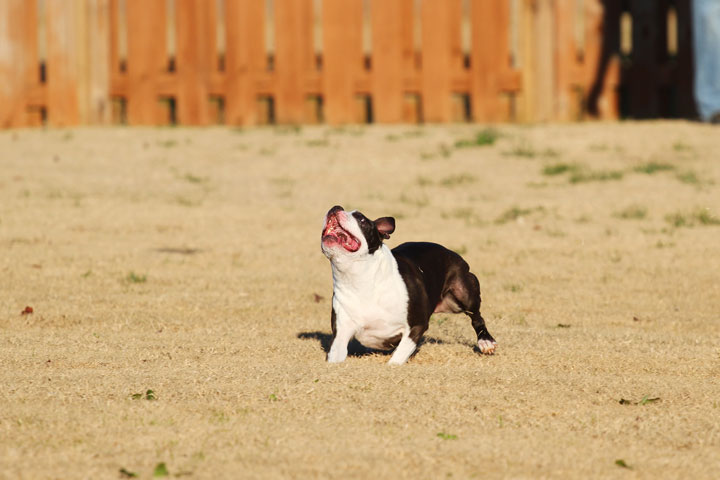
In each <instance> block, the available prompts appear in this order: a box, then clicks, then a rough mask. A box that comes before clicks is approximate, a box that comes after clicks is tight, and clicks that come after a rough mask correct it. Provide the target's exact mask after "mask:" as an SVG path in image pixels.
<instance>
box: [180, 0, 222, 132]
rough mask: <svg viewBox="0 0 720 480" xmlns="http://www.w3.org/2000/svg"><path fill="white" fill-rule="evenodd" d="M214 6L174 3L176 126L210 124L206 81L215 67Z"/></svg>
mask: <svg viewBox="0 0 720 480" xmlns="http://www.w3.org/2000/svg"><path fill="white" fill-rule="evenodd" d="M215 5H216V4H215V2H214V1H212V2H208V1H206V0H176V6H175V18H176V22H175V25H176V27H175V32H176V36H175V37H176V39H177V54H176V65H177V73H176V74H175V76H176V77H177V82H178V97H177V109H178V122H179V123H180V124H182V125H207V124H208V123H210V105H209V92H208V88H209V81H210V73H211V71H212V70H213V67H214V66H215V65H216V63H217V48H216V43H215V35H216V27H215V25H216V23H215V18H216V15H217V12H216V11H215Z"/></svg>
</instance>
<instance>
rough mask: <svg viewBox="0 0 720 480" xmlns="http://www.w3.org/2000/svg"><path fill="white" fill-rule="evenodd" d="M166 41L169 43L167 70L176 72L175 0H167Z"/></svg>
mask: <svg viewBox="0 0 720 480" xmlns="http://www.w3.org/2000/svg"><path fill="white" fill-rule="evenodd" d="M165 11H166V12H167V14H166V16H165V22H166V23H165V42H166V45H167V71H168V72H175V71H176V70H177V63H176V62H177V60H176V51H177V49H176V46H175V39H176V31H175V28H176V25H177V20H176V15H175V0H165Z"/></svg>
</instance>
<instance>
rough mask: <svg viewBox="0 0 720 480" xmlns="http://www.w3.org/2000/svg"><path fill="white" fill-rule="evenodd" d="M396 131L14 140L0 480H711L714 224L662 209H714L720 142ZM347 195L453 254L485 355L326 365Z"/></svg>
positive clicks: (468, 347)
mask: <svg viewBox="0 0 720 480" xmlns="http://www.w3.org/2000/svg"><path fill="white" fill-rule="evenodd" d="M408 128H409V127H407V126H402V127H383V128H380V127H372V128H355V127H353V128H352V129H325V128H324V127H313V128H309V127H306V128H303V129H302V132H299V133H298V134H297V135H283V134H280V133H278V132H277V131H275V130H274V129H257V130H249V131H243V132H240V133H238V132H237V131H233V130H230V129H207V130H191V129H181V128H178V129H128V128H119V129H76V130H73V131H72V136H71V137H70V138H68V137H67V135H66V134H67V132H66V131H59V130H47V131H44V130H34V131H25V130H19V131H12V132H0V152H2V154H1V155H0V167H1V169H2V170H1V172H2V173H1V175H0V248H1V249H2V252H3V255H2V256H0V386H1V388H0V478H8V479H14V478H28V479H29V478H33V479H35V478H121V477H122V475H123V474H122V473H121V469H124V472H126V473H125V474H124V475H127V474H128V473H127V472H130V473H135V474H137V475H138V478H151V477H152V475H153V472H155V471H156V469H157V471H159V472H160V473H163V472H162V468H160V467H158V465H159V464H160V463H165V465H166V468H167V471H168V472H169V475H170V476H179V475H187V476H188V477H190V478H240V477H242V478H312V477H319V478H329V477H333V478H358V479H364V478H371V477H372V478H450V477H452V478H508V477H511V478H549V477H553V478H562V477H565V478H568V477H571V478H608V477H620V476H622V477H623V478H625V477H626V476H627V478H679V477H681V476H682V477H685V478H714V477H715V476H716V475H717V472H718V471H720V456H719V455H718V451H720V387H719V386H718V385H719V384H718V377H719V376H720V344H719V343H718V332H719V331H720V317H719V314H718V312H720V281H718V272H720V241H718V239H719V238H720V227H718V226H716V225H714V224H712V223H710V224H704V223H701V222H696V224H694V226H691V227H687V226H683V227H682V228H680V227H675V226H674V225H673V224H672V223H671V222H668V221H667V220H666V217H667V216H668V215H672V214H675V213H677V212H695V211H700V209H705V208H710V210H712V212H711V213H713V214H714V215H718V214H720V211H718V209H720V187H718V186H717V181H718V180H719V179H720V163H718V162H717V152H718V151H720V134H719V132H720V131H719V130H718V129H717V128H712V127H709V126H703V125H696V124H689V123H679V122H675V123H637V124H634V123H623V124H614V125H604V124H585V125H569V126H547V127H532V128H529V127H512V126H506V127H501V128H500V129H499V133H500V135H499V137H498V140H497V141H496V142H495V143H494V144H493V145H487V146H483V147H482V148H462V149H455V150H454V151H453V152H452V155H449V156H443V155H436V156H433V157H427V155H425V156H423V152H428V151H435V150H437V145H454V144H455V142H456V141H458V140H461V139H463V138H472V137H473V135H475V133H476V132H477V131H479V130H480V128H479V127H473V126H450V127H432V128H430V127H426V128H422V129H421V130H422V132H423V134H422V135H415V136H412V137H409V136H406V135H403V132H405V131H407V130H408ZM390 135H391V136H393V138H395V137H396V138H397V141H393V142H388V141H387V140H386V138H387V137H388V136H390ZM317 138H327V145H326V146H323V147H322V148H318V147H317V146H314V144H312V141H313V139H317ZM523 142H525V143H527V144H531V145H533V147H534V148H536V149H537V150H538V151H545V150H553V151H556V152H561V153H559V154H558V156H555V157H553V158H550V159H548V158H545V157H543V156H538V157H536V158H526V157H514V156H508V155H504V154H503V152H506V151H508V150H509V149H511V148H512V147H513V145H516V144H518V143H523ZM678 142H682V144H683V145H687V146H688V148H691V149H692V151H693V153H694V154H693V155H692V156H690V157H688V156H687V155H681V154H680V153H678V152H677V151H676V150H675V149H674V148H673V145H674V144H676V143H678ZM169 145H172V148H169ZM598 145H599V146H602V147H603V148H599V147H598ZM451 148H452V147H451ZM268 152H272V154H270V153H268ZM651 161H653V162H659V163H668V164H673V165H675V166H676V167H677V169H678V170H679V171H692V172H694V173H695V175H696V176H697V178H698V179H699V180H698V182H693V183H685V182H681V181H679V180H678V179H677V178H676V177H675V175H674V174H673V173H672V172H670V173H666V172H660V173H658V174H655V175H646V174H642V173H638V172H634V171H633V169H634V168H635V167H636V166H637V165H638V164H646V163H648V162H651ZM562 162H565V163H568V164H582V165H586V166H587V167H588V168H589V169H590V170H591V171H622V172H624V175H623V176H622V178H620V179H616V180H614V181H587V182H580V183H571V182H570V181H569V180H568V178H569V177H568V175H569V173H565V174H563V173H561V174H559V175H553V176H548V175H544V174H543V169H544V168H545V167H547V165H549V164H557V163H562ZM459 176H467V178H472V179H473V181H468V182H451V183H449V184H443V179H446V178H460V177H459ZM419 177H421V178H425V179H428V181H426V182H418V180H417V179H418V178H419ZM463 178H465V177H463ZM403 198H404V199H405V201H403V200H402V199H403ZM408 199H410V200H408ZM412 199H423V201H412ZM334 204H342V205H344V206H345V207H347V208H360V209H362V210H363V211H364V212H365V213H366V214H367V215H369V216H371V217H372V216H382V215H388V214H391V215H396V216H397V218H398V228H397V231H396V233H395V234H394V235H393V238H392V239H391V240H390V242H389V243H390V245H391V246H394V245H397V244H399V243H401V242H404V241H408V240H430V241H436V242H440V243H443V244H445V245H447V246H448V247H450V248H455V249H458V250H461V251H463V252H464V256H465V258H466V259H467V260H468V262H469V263H470V264H471V266H472V269H473V271H474V272H475V273H477V275H478V276H479V277H480V280H481V284H482V288H483V299H484V303H483V313H484V316H485V318H486V319H487V322H488V326H489V328H490V331H491V332H492V333H493V335H494V336H495V338H496V339H497V340H498V342H499V349H498V353H497V354H496V355H494V356H492V357H482V356H479V355H478V354H476V353H475V352H473V348H472V345H473V336H472V328H471V326H470V324H469V321H468V319H467V318H465V317H463V316H448V315H439V316H436V317H434V318H433V320H432V322H431V326H430V329H429V331H428V334H427V341H426V343H425V344H424V345H423V346H422V347H421V349H420V350H419V352H418V353H417V355H416V356H415V357H414V358H412V359H411V361H410V362H409V364H407V365H405V366H403V367H400V368H391V367H388V366H387V365H386V364H385V362H386V361H387V359H388V357H387V356H385V355H382V354H356V355H353V356H351V357H349V358H348V360H347V361H346V362H345V363H343V364H340V365H330V366H329V365H326V364H325V363H324V358H325V353H324V351H323V347H326V346H327V343H328V341H329V332H330V325H329V310H330V306H329V299H330V297H331V289H332V283H331V277H330V267H329V264H328V262H327V260H326V259H325V258H324V257H323V256H322V254H321V253H320V248H319V240H320V239H319V234H320V228H321V219H322V217H323V215H324V213H325V211H326V210H327V209H328V208H329V207H331V206H332V205H334ZM629 205H643V206H645V207H646V208H647V214H646V215H645V216H644V217H643V218H638V219H636V220H634V221H627V220H626V219H623V218H619V217H618V216H617V212H619V211H623V210H624V209H626V208H627V207H628V206H629ZM514 209H517V212H518V214H517V215H513V216H512V218H510V217H508V221H504V222H496V221H495V220H496V219H498V218H500V217H501V216H502V215H503V213H504V212H508V211H510V210H512V211H515V210H514ZM447 212H467V215H462V216H458V215H450V214H448V213H447ZM469 218H472V219H474V221H472V222H470V221H468V219H469ZM316 295H317V296H319V297H320V298H318V297H317V296H316ZM26 306H31V307H32V308H33V313H28V314H25V315H21V311H23V310H24V309H25V307H26ZM148 390H152V395H150V394H149V393H148ZM134 395H135V398H134V397H133V396H134ZM644 398H645V399H646V400H645V401H644V402H643V399H644ZM656 398H659V400H654V401H649V400H648V399H656ZM623 399H624V400H627V402H624V403H623V404H621V403H620V400H623ZM626 467H627V468H626ZM630 469H631V470H630Z"/></svg>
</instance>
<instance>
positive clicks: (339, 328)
mask: <svg viewBox="0 0 720 480" xmlns="http://www.w3.org/2000/svg"><path fill="white" fill-rule="evenodd" d="M394 231H395V219H394V218H392V217H382V218H378V219H377V220H375V221H372V220H370V219H368V218H367V217H366V216H365V215H363V214H362V213H360V212H358V211H357V210H353V211H352V212H346V211H345V210H344V209H343V208H342V207H341V206H335V207H333V208H331V209H330V211H329V212H328V213H327V215H326V216H325V226H324V227H323V231H322V240H321V248H322V251H323V253H324V254H325V256H326V257H328V258H329V259H330V264H331V265H332V275H333V299H332V313H331V316H330V325H331V327H332V333H333V340H332V345H331V346H330V351H329V352H328V355H327V361H328V362H331V363H337V362H342V361H343V360H345V358H346V357H347V347H348V343H349V342H350V340H352V338H353V337H355V338H356V339H357V340H358V341H359V342H360V343H362V344H363V345H365V346H366V347H369V348H373V349H379V350H391V349H395V351H394V352H393V354H392V356H391V357H390V361H389V362H388V363H389V364H392V365H401V364H403V363H405V362H406V361H407V360H408V358H410V356H411V355H412V354H413V352H415V349H416V348H417V346H418V344H419V342H420V339H421V338H422V336H423V334H424V333H425V330H427V328H428V322H429V321H430V315H432V314H433V313H439V312H443V313H460V312H463V313H465V314H467V315H468V316H469V317H470V319H471V320H472V326H473V328H474V329H475V333H476V334H477V339H478V340H477V345H478V348H479V349H480V351H481V352H482V353H486V354H492V353H494V352H495V347H496V346H497V343H496V342H495V339H494V338H493V337H492V335H490V333H489V332H488V331H487V328H486V327H485V320H483V317H482V316H481V315H480V283H479V282H478V279H477V277H476V276H475V275H473V274H472V273H470V267H468V264H467V263H466V262H465V260H463V259H462V257H461V256H460V255H458V254H457V253H455V252H453V251H450V250H448V249H447V248H445V247H443V246H442V245H438V244H436V243H427V242H408V243H403V244H402V245H399V246H397V247H395V248H394V249H392V250H390V249H389V248H388V247H387V246H386V245H384V244H383V239H388V238H390V234H391V233H393V232H394Z"/></svg>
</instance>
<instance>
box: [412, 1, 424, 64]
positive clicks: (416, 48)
mask: <svg viewBox="0 0 720 480" xmlns="http://www.w3.org/2000/svg"><path fill="white" fill-rule="evenodd" d="M422 2H423V0H413V11H412V32H413V34H412V39H413V43H412V45H413V63H414V65H415V69H416V70H421V69H422V15H421V12H422Z"/></svg>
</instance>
